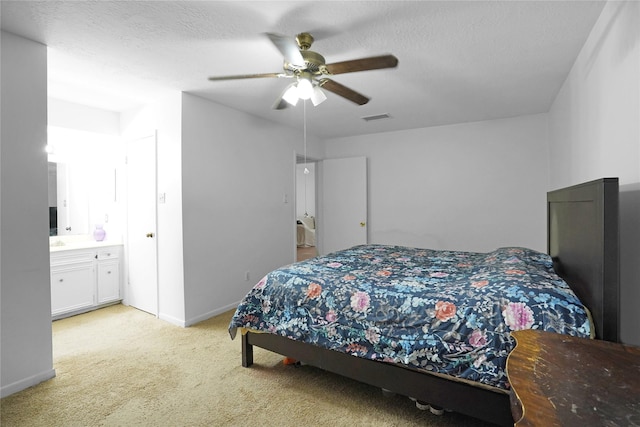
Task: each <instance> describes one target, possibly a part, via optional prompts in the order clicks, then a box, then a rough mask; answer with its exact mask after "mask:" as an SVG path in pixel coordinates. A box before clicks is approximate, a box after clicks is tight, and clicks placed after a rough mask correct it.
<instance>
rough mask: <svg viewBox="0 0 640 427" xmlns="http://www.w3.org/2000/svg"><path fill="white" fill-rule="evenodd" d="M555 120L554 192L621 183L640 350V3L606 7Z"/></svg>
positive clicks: (624, 269)
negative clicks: (606, 181) (601, 181)
mask: <svg viewBox="0 0 640 427" xmlns="http://www.w3.org/2000/svg"><path fill="white" fill-rule="evenodd" d="M549 123H550V125H549V129H550V130H549V132H550V140H551V157H550V159H551V169H550V177H551V185H552V187H554V188H560V187H565V186H568V185H573V184H578V183H580V182H584V181H589V180H593V179H597V178H602V177H609V176H611V177H619V178H620V211H621V212H620V255H621V260H620V261H621V262H620V279H621V290H620V291H621V295H620V301H621V339H622V341H623V342H626V343H630V344H635V345H640V327H638V326H639V325H640V311H639V310H638V306H640V262H638V261H639V260H640V3H638V2H635V1H629V2H609V3H607V4H606V6H605V8H604V9H603V11H602V14H601V16H600V18H599V19H598V21H597V23H596V25H595V26H594V28H593V30H592V32H591V34H590V36H589V38H588V40H587V41H586V43H585V45H584V47H583V49H582V51H581V52H580V55H579V56H578V58H577V60H576V62H575V64H574V66H573V69H572V70H571V73H570V75H569V77H568V78H567V80H566V82H565V83H564V85H563V87H562V89H561V91H560V93H559V94H558V96H557V98H556V100H555V102H554V104H553V106H552V108H551V111H550V115H549Z"/></svg>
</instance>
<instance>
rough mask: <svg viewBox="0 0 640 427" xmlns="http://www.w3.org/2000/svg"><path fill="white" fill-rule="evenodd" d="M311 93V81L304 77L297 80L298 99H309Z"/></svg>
mask: <svg viewBox="0 0 640 427" xmlns="http://www.w3.org/2000/svg"><path fill="white" fill-rule="evenodd" d="M312 95H313V85H312V84H311V81H310V80H308V79H305V78H302V79H300V80H298V97H299V98H300V99H309V98H311V96H312Z"/></svg>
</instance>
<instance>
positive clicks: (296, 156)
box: [292, 150, 322, 262]
mask: <svg viewBox="0 0 640 427" xmlns="http://www.w3.org/2000/svg"><path fill="white" fill-rule="evenodd" d="M305 160H306V163H314V164H315V168H314V170H315V172H314V177H315V179H314V190H315V193H314V194H315V197H314V204H315V225H316V228H315V229H316V252H317V253H318V255H319V254H320V245H319V240H320V233H318V229H319V228H320V227H318V214H319V212H320V209H319V206H320V198H319V197H318V191H319V187H318V167H319V166H318V165H319V164H320V163H321V162H322V161H321V160H319V159H316V158H313V157H308V156H307V157H306V158H305V157H304V155H303V154H300V153H298V152H297V151H295V150H294V151H293V203H292V205H293V220H294V221H293V223H294V228H293V262H296V261H297V260H298V240H297V228H296V227H297V226H296V220H297V218H298V169H297V167H298V164H301V163H305Z"/></svg>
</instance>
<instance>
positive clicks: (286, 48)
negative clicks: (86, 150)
mask: <svg viewBox="0 0 640 427" xmlns="http://www.w3.org/2000/svg"><path fill="white" fill-rule="evenodd" d="M266 34H267V37H269V39H270V40H271V43H273V44H274V45H275V46H276V47H277V48H278V50H279V51H280V53H282V56H284V59H285V61H287V62H288V63H289V64H291V65H294V66H296V67H301V68H304V67H305V66H306V65H305V63H304V58H303V57H302V54H301V53H300V49H299V48H298V45H297V44H296V41H295V40H294V39H292V38H291V37H286V36H282V35H280V34H274V33H266Z"/></svg>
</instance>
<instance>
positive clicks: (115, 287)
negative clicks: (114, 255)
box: [98, 259, 120, 304]
mask: <svg viewBox="0 0 640 427" xmlns="http://www.w3.org/2000/svg"><path fill="white" fill-rule="evenodd" d="M119 299H120V265H119V262H118V260H117V259H116V260H112V261H99V262H98V304H104V303H107V302H111V301H116V300H119Z"/></svg>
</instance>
